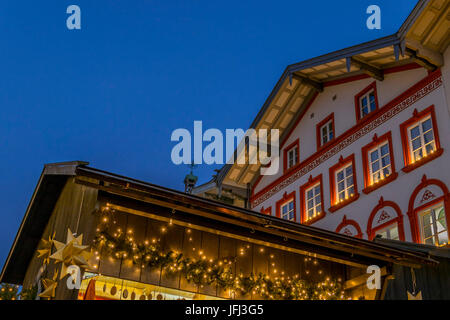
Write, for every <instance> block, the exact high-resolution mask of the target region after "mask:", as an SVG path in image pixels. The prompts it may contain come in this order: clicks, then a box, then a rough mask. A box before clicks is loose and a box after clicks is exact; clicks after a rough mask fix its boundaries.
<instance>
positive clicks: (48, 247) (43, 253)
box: [38, 232, 64, 264]
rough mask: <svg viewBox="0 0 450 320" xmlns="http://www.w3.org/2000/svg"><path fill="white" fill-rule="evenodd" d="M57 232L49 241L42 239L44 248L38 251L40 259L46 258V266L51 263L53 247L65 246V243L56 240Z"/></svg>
mask: <svg viewBox="0 0 450 320" xmlns="http://www.w3.org/2000/svg"><path fill="white" fill-rule="evenodd" d="M55 235H56V232H54V233H53V235H52V236H49V237H48V240H45V239H42V240H41V243H42V247H41V249H39V250H38V258H41V257H43V258H44V264H49V263H50V256H51V255H52V249H53V246H55V247H56V248H58V247H61V246H62V245H64V244H63V243H61V242H59V241H56V240H55Z"/></svg>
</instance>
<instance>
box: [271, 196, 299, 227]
mask: <svg viewBox="0 0 450 320" xmlns="http://www.w3.org/2000/svg"><path fill="white" fill-rule="evenodd" d="M291 200H294V221H298V220H297V207H296V204H295V191H292V192H291V193H289V194H288V193H287V192H285V193H284V194H283V197H282V198H281V199H280V200H278V201H277V207H276V215H277V218H280V219H282V218H281V206H282V205H284V204H285V203H287V202H289V201H291Z"/></svg>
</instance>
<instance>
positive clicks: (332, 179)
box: [328, 153, 359, 212]
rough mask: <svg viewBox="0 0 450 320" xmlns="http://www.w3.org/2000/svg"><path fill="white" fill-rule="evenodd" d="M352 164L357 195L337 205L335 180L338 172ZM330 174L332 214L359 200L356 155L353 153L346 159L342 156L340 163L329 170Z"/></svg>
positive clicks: (330, 209)
mask: <svg viewBox="0 0 450 320" xmlns="http://www.w3.org/2000/svg"><path fill="white" fill-rule="evenodd" d="M350 162H351V163H352V168H353V184H354V189H355V193H354V194H353V196H352V197H349V198H348V199H346V200H344V201H342V202H340V203H336V199H337V198H336V179H335V174H336V171H337V170H339V169H341V168H342V167H344V166H346V165H348V164H349V163H350ZM329 172H330V202H331V204H330V205H331V207H330V208H329V209H328V210H329V211H330V212H335V211H337V210H339V209H341V208H343V207H345V206H346V205H348V204H350V203H352V202H353V201H356V200H358V198H359V192H358V184H357V181H356V168H355V154H354V153H352V154H351V155H349V156H348V157H347V158H345V159H344V158H343V157H342V156H341V157H340V158H339V162H338V163H337V164H335V165H334V166H332V167H331V168H330V169H329Z"/></svg>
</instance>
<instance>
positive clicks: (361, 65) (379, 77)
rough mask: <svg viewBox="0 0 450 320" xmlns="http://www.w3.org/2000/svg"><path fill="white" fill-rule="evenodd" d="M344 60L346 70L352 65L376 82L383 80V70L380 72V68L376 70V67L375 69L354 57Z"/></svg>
mask: <svg viewBox="0 0 450 320" xmlns="http://www.w3.org/2000/svg"><path fill="white" fill-rule="evenodd" d="M346 60H347V70H348V69H349V66H350V65H354V66H356V67H358V68H360V69H361V70H363V71H364V72H365V73H367V74H368V75H369V76H371V77H372V78H375V79H377V80H378V81H383V80H384V73H383V70H381V69H380V68H377V67H375V66H373V65H371V64H368V63H366V62H364V61H361V60H358V59H356V58H354V57H347V59H346Z"/></svg>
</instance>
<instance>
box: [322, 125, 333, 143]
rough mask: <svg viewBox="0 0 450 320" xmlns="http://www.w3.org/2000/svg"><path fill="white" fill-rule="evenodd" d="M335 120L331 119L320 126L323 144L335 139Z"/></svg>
mask: <svg viewBox="0 0 450 320" xmlns="http://www.w3.org/2000/svg"><path fill="white" fill-rule="evenodd" d="M333 131H334V130H333V121H332V120H330V121H328V122H327V123H326V124H324V125H323V126H321V127H320V142H321V145H322V146H323V145H324V144H326V143H327V142H329V141H331V140H333V138H334V132H333Z"/></svg>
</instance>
